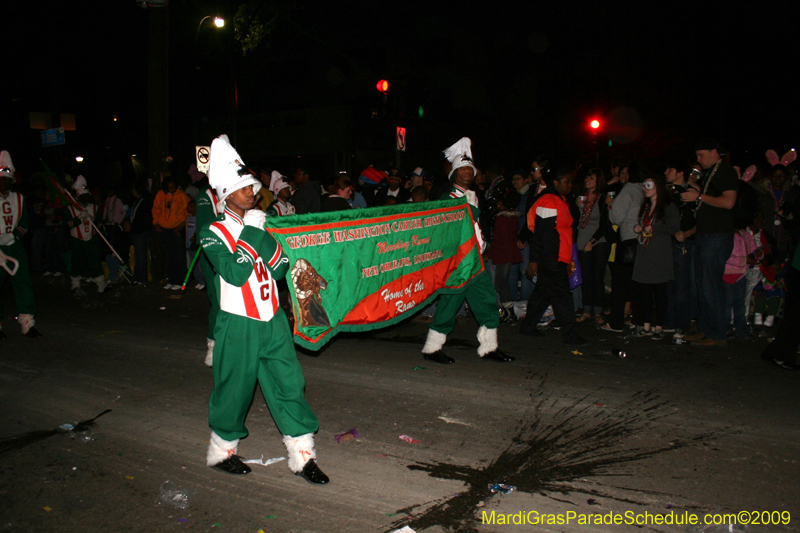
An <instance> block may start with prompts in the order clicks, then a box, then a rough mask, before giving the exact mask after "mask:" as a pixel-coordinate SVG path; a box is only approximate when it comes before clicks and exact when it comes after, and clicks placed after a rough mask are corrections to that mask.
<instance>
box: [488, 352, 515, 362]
mask: <svg viewBox="0 0 800 533" xmlns="http://www.w3.org/2000/svg"><path fill="white" fill-rule="evenodd" d="M483 358H484V359H488V360H489V361H498V362H500V363H510V362H511V361H513V360H514V358H513V357H511V356H510V355H506V354H504V353H503V352H501V351H500V350H494V351H492V352H489V353H487V354H484V355H483Z"/></svg>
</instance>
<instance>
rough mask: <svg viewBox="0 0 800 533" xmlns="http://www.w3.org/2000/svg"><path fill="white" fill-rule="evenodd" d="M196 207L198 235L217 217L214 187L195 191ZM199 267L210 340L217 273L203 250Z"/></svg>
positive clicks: (216, 306)
mask: <svg viewBox="0 0 800 533" xmlns="http://www.w3.org/2000/svg"><path fill="white" fill-rule="evenodd" d="M195 206H196V208H197V215H196V217H197V229H196V231H197V235H198V236H199V235H200V230H201V229H203V228H207V227H208V226H209V225H210V224H211V223H212V222H214V220H215V219H216V218H217V197H216V195H215V194H214V189H212V188H211V187H209V186H208V185H206V186H205V187H203V188H202V189H200V192H198V193H197V200H195ZM200 269H201V270H202V271H203V279H205V280H206V291H208V302H209V303H210V304H211V310H210V311H209V312H208V334H207V337H208V338H209V339H210V340H212V341H213V340H214V326H215V325H216V323H217V315H218V314H219V294H218V293H217V284H216V283H215V281H214V278H216V276H217V273H216V272H215V271H214V267H213V266H212V265H211V262H210V261H209V260H208V256H207V255H206V253H205V252H201V253H200Z"/></svg>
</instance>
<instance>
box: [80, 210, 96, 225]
mask: <svg viewBox="0 0 800 533" xmlns="http://www.w3.org/2000/svg"><path fill="white" fill-rule="evenodd" d="M78 218H82V219H84V220H88V221H89V222H91V221H93V220H94V217H93V216H92V215H90V214H89V213H87V212H86V211H81V212H80V213H78Z"/></svg>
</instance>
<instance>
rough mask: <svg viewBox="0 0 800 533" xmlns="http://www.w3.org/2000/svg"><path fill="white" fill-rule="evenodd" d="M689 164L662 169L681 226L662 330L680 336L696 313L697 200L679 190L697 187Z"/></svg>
mask: <svg viewBox="0 0 800 533" xmlns="http://www.w3.org/2000/svg"><path fill="white" fill-rule="evenodd" d="M690 171H691V165H689V163H688V162H683V161H680V160H676V161H673V162H671V163H669V164H668V166H667V170H666V171H664V177H665V178H666V180H667V188H668V189H669V191H670V196H671V197H672V202H673V203H674V204H675V205H676V206H677V207H678V212H679V214H680V220H681V222H680V224H681V229H680V231H678V232H677V233H676V234H675V235H673V237H672V264H673V270H674V278H673V279H672V280H671V281H669V284H668V286H667V293H668V294H669V298H667V317H666V319H665V320H664V331H665V332H670V331H674V333H673V337H674V338H676V339H682V338H683V337H684V336H685V335H686V333H687V332H688V331H689V328H690V327H691V325H692V317H697V316H698V315H699V311H698V304H697V285H696V284H695V275H694V269H693V267H694V256H695V246H694V238H693V237H694V234H695V233H696V232H697V227H696V222H695V216H694V210H695V207H697V203H696V202H685V201H683V200H681V194H683V193H685V192H686V191H687V190H688V188H689V187H692V188H693V189H696V190H699V188H698V186H697V185H696V184H693V183H691V182H689V180H688V177H689V172H690Z"/></svg>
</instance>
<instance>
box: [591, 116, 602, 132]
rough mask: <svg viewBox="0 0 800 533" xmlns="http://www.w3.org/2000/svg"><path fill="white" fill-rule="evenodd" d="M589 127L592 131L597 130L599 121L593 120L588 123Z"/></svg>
mask: <svg viewBox="0 0 800 533" xmlns="http://www.w3.org/2000/svg"><path fill="white" fill-rule="evenodd" d="M589 127H590V128H592V129H593V130H596V129H599V128H600V121H599V120H597V119H593V120H592V121H591V122H589Z"/></svg>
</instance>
